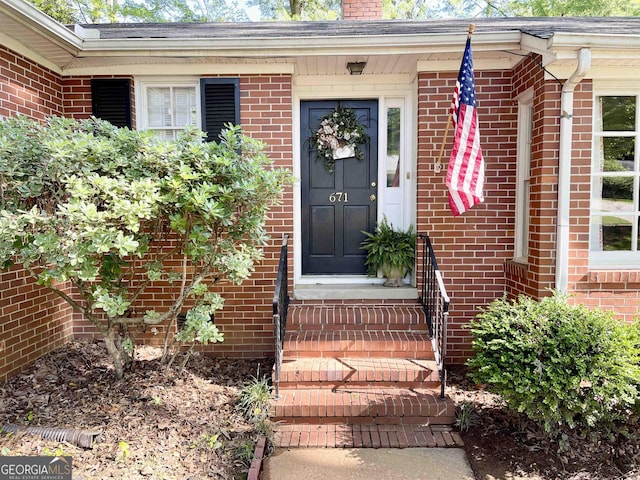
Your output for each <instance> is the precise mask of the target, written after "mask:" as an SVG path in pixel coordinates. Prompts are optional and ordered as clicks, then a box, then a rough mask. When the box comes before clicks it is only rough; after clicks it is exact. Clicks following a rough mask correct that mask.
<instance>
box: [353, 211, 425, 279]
mask: <svg viewBox="0 0 640 480" xmlns="http://www.w3.org/2000/svg"><path fill="white" fill-rule="evenodd" d="M362 233H363V234H364V235H365V236H366V237H367V238H365V240H364V241H363V242H362V246H361V247H360V248H362V249H363V250H366V252H367V260H366V266H367V271H368V274H369V276H375V275H377V273H378V270H381V271H382V273H383V275H384V276H385V277H387V278H389V275H388V270H389V269H397V270H398V271H399V272H400V278H402V277H404V276H405V275H406V274H407V272H408V271H409V270H411V269H412V268H413V266H414V264H415V261H416V235H415V233H414V231H413V225H412V226H410V227H409V228H408V229H407V230H395V229H394V228H393V225H391V224H390V223H389V222H388V221H387V218H386V217H384V218H383V219H382V221H381V222H379V223H378V225H376V228H375V230H374V232H373V233H371V232H362Z"/></svg>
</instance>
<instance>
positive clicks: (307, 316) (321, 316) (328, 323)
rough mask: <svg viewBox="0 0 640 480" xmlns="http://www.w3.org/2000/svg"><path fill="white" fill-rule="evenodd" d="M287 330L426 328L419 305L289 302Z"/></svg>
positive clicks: (400, 329) (406, 329) (419, 329)
mask: <svg viewBox="0 0 640 480" xmlns="http://www.w3.org/2000/svg"><path fill="white" fill-rule="evenodd" d="M287 328H288V329H290V330H300V329H305V330H323V331H327V330H391V331H402V332H407V331H417V332H426V331H427V326H426V324H425V321H424V315H423V313H422V307H421V306H419V305H411V304H406V305H405V304H400V305H370V304H361V303H354V304H348V305H343V304H336V305H334V304H311V305H309V304H292V305H290V307H289V318H288V321H287Z"/></svg>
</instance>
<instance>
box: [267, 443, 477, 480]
mask: <svg viewBox="0 0 640 480" xmlns="http://www.w3.org/2000/svg"><path fill="white" fill-rule="evenodd" d="M262 478H263V480H300V479H304V480H328V479H331V480H333V479H340V480H372V479H376V480H425V479H428V480H474V476H473V471H472V470H471V466H470V465H469V461H468V460H467V457H466V454H465V452H464V450H463V449H462V448H402V449H398V448H379V449H371V448H345V449H343V448H295V449H290V450H285V449H276V451H275V453H274V455H272V456H271V457H269V458H268V459H266V461H265V464H264V470H263V474H262Z"/></svg>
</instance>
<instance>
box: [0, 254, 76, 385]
mask: <svg viewBox="0 0 640 480" xmlns="http://www.w3.org/2000/svg"><path fill="white" fill-rule="evenodd" d="M0 292H2V297H1V298H0V315H2V322H0V339H1V340H0V382H2V381H5V380H6V379H7V378H9V377H10V376H12V375H15V374H16V373H19V372H20V371H22V370H23V369H24V368H26V367H27V366H29V365H30V364H31V363H33V362H34V361H35V360H37V359H38V358H39V357H40V356H42V355H44V354H45V353H47V352H49V351H51V350H52V349H53V348H56V347H59V346H61V345H63V344H64V343H66V342H67V341H68V340H70V339H71V338H72V330H73V325H72V321H71V320H72V319H71V307H69V306H68V305H67V303H66V302H64V301H63V300H62V299H61V298H60V297H58V296H57V295H56V294H55V293H53V292H51V291H50V290H49V289H47V288H44V287H40V286H38V285H36V284H35V282H33V280H32V279H31V278H30V277H29V274H28V273H27V272H26V271H25V270H24V269H21V268H18V267H16V268H12V269H10V270H9V271H7V272H3V273H2V274H1V275H0Z"/></svg>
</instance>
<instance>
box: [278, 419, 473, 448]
mask: <svg viewBox="0 0 640 480" xmlns="http://www.w3.org/2000/svg"><path fill="white" fill-rule="evenodd" d="M274 446H275V447H278V448H408V447H411V448H413V447H462V446H464V443H463V441H462V437H461V436H460V434H459V433H458V432H455V431H453V428H451V427H450V426H448V425H415V424H410V425H318V424H295V425H278V426H277V427H276V431H275V435H274Z"/></svg>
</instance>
